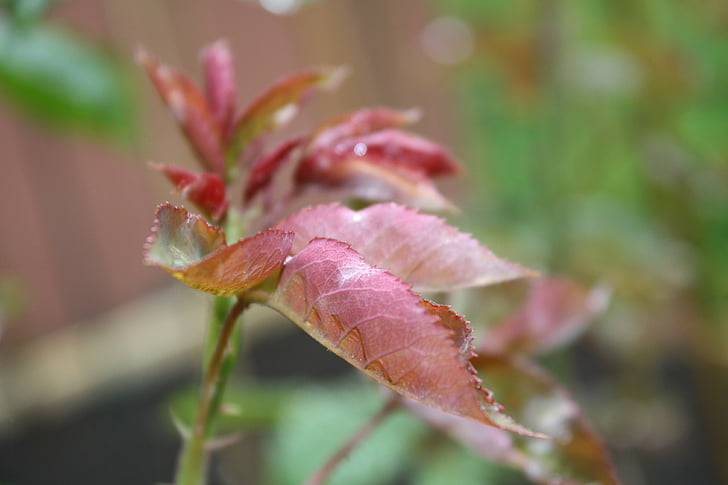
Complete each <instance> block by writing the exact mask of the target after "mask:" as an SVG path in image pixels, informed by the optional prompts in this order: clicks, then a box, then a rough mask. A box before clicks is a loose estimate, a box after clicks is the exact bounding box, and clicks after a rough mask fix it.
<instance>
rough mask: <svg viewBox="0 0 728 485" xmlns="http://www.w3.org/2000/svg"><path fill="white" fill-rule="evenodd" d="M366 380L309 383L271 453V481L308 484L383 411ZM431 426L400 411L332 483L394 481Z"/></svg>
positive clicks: (291, 405)
mask: <svg viewBox="0 0 728 485" xmlns="http://www.w3.org/2000/svg"><path fill="white" fill-rule="evenodd" d="M361 384H362V383H361V381H358V380H353V381H352V380H349V381H343V382H341V383H338V384H336V385H328V386H325V387H324V386H306V387H304V388H301V389H300V390H298V391H297V392H295V393H294V394H293V395H292V396H291V399H290V400H289V401H288V402H287V404H286V406H285V407H284V408H283V410H282V414H281V420H280V422H279V423H278V426H277V427H276V431H275V435H274V437H273V440H272V441H271V445H270V450H269V452H268V454H267V456H268V457H269V459H270V463H269V471H270V479H271V480H270V483H273V484H276V485H294V484H299V483H303V481H304V480H305V479H306V478H307V477H308V476H309V475H310V474H311V473H313V472H314V471H315V470H316V469H317V468H318V467H319V466H320V465H321V464H323V463H324V462H325V461H326V459H327V458H328V457H329V456H331V454H332V453H334V452H335V451H336V450H337V448H338V447H339V446H341V445H342V444H343V443H344V442H345V441H346V440H347V439H348V438H349V436H350V435H352V434H353V433H354V432H355V431H356V430H357V429H358V428H359V426H361V425H362V424H363V423H364V422H366V421H367V420H368V419H369V417H370V416H372V415H374V414H375V413H376V412H377V410H378V409H379V408H380V407H381V406H382V404H383V402H384V399H383V398H382V396H381V395H379V394H378V393H377V390H376V389H375V388H374V387H372V386H365V385H361ZM426 431H427V429H426V427H425V426H424V424H423V423H421V422H420V421H418V420H417V419H416V418H415V417H413V416H412V415H411V414H409V413H405V412H395V413H394V414H393V415H392V416H389V417H388V418H387V419H386V421H384V422H383V423H382V424H381V425H380V426H378V427H377V429H375V430H374V432H373V433H372V434H371V435H370V436H369V437H367V439H366V440H365V441H364V442H363V443H362V444H361V445H359V446H358V447H357V448H355V449H354V451H353V452H352V453H351V455H349V457H348V458H347V459H346V460H344V461H343V462H342V463H341V464H340V465H339V466H338V467H337V468H336V471H334V473H333V475H332V476H331V478H330V479H329V480H328V481H327V482H326V483H328V484H329V485H336V484H346V485H378V484H383V483H391V482H392V481H393V480H394V479H395V478H396V477H398V476H400V475H401V474H402V472H403V471H404V470H407V468H408V465H409V464H410V461H409V459H410V458H411V456H412V455H411V449H412V448H413V446H414V445H415V444H416V443H417V442H418V440H419V439H420V438H421V437H422V436H423V435H424V434H425V433H426Z"/></svg>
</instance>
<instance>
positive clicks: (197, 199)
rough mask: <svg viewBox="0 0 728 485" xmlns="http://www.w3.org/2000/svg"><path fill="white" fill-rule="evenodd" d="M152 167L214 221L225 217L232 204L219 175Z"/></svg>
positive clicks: (177, 168) (154, 165)
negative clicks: (226, 195)
mask: <svg viewBox="0 0 728 485" xmlns="http://www.w3.org/2000/svg"><path fill="white" fill-rule="evenodd" d="M152 167H153V168H154V169H155V170H157V171H159V172H161V173H163V174H164V175H165V176H166V177H167V178H168V179H169V180H170V181H171V182H172V183H173V184H174V186H175V188H176V189H177V190H179V191H180V192H181V193H182V196H184V197H185V198H186V199H187V200H189V201H190V202H192V203H193V204H195V205H196V206H197V207H199V208H200V209H201V210H202V211H204V212H205V213H207V214H209V215H210V217H212V219H213V220H216V221H217V220H220V219H221V218H222V217H223V216H224V215H225V212H226V211H227V208H228V206H229V205H230V203H229V202H228V200H227V199H226V197H225V183H224V182H223V180H222V179H221V178H220V176H219V175H217V174H214V173H210V172H202V173H197V172H193V171H191V170H187V169H184V168H180V167H174V166H172V165H157V164H153V165H152Z"/></svg>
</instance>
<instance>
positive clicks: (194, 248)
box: [144, 203, 293, 296]
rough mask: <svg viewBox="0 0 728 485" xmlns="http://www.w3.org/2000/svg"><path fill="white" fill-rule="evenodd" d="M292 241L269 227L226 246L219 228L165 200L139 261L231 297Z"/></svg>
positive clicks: (256, 279) (277, 262) (274, 264)
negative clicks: (165, 202) (141, 258)
mask: <svg viewBox="0 0 728 485" xmlns="http://www.w3.org/2000/svg"><path fill="white" fill-rule="evenodd" d="M292 242H293V235H292V234H290V233H284V232H282V231H278V230H270V231H265V232H261V233H259V234H257V235H256V236H253V237H249V238H246V239H241V240H240V241H238V242H237V243H235V244H231V245H230V246H226V245H225V235H224V233H223V231H222V229H219V228H217V227H214V226H211V225H209V224H207V223H206V222H205V221H204V220H203V219H202V218H201V217H199V216H194V215H189V213H188V212H187V211H186V210H185V209H184V208H183V207H174V206H172V205H170V204H169V203H167V204H163V205H160V206H159V207H158V209H157V219H156V220H155V221H154V226H153V227H152V234H151V235H150V236H149V238H148V239H147V244H146V246H145V255H144V256H145V257H144V262H145V263H146V264H148V265H150V266H158V267H160V268H162V269H164V270H165V271H167V272H168V273H170V274H172V276H174V277H175V278H177V279H179V280H181V281H183V282H184V283H186V284H187V285H189V286H191V287H193V288H197V289H199V290H203V291H206V292H208V293H212V294H214V295H219V296H232V295H235V294H238V293H240V292H242V291H244V290H247V289H249V288H252V287H253V286H255V285H257V284H259V283H261V282H263V281H264V280H265V279H266V278H268V277H269V276H270V275H272V274H273V273H275V272H277V271H278V270H280V269H281V267H282V266H283V261H284V260H285V258H286V257H287V256H288V254H289V252H290V248H291V244H292Z"/></svg>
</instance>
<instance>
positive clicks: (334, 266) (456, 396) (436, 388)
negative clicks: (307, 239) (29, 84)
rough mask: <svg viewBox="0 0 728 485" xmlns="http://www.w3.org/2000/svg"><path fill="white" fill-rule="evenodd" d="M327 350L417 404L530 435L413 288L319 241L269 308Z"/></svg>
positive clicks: (292, 265)
mask: <svg viewBox="0 0 728 485" xmlns="http://www.w3.org/2000/svg"><path fill="white" fill-rule="evenodd" d="M267 303H268V305H269V306H271V307H272V308H274V309H276V310H278V311H279V312H281V313H282V314H283V315H285V316H286V317H288V318H289V319H290V320H292V321H293V322H295V323H296V324H297V325H298V326H300V327H301V328H302V329H303V330H305V331H306V332H307V333H308V334H309V335H311V336H312V337H313V338H314V339H316V340H317V341H318V342H319V343H321V344H322V345H324V346H325V347H326V348H328V349H329V350H331V351H332V352H334V353H335V354H337V355H338V356H339V357H341V358H343V359H344V360H346V361H347V362H349V363H350V364H352V365H353V366H354V367H356V368H357V369H359V370H361V371H363V372H364V373H366V374H368V375H369V376H371V377H372V378H374V379H375V380H377V381H378V382H380V383H382V384H384V385H385V386H387V387H389V388H391V389H392V390H394V391H396V392H398V393H400V394H402V395H404V396H406V397H409V398H410V399H413V400H415V401H417V402H420V403H422V404H425V405H427V406H432V407H435V408H438V409H441V410H444V411H446V412H449V413H454V414H457V415H459V416H463V417H466V418H469V419H473V420H476V421H479V422H482V423H488V424H492V425H496V426H500V427H504V428H506V429H510V430H513V431H516V432H520V433H524V434H533V433H531V432H530V431H528V430H527V429H525V428H523V427H521V426H519V425H517V424H516V423H514V422H512V421H510V420H508V419H507V417H505V415H501V414H500V407H499V406H498V405H497V404H495V403H494V402H493V401H492V399H491V398H490V396H489V394H488V393H487V392H486V391H485V390H484V389H482V388H481V387H480V383H479V381H478V379H477V378H476V377H475V376H474V375H473V373H472V372H471V369H470V368H469V367H468V366H467V365H465V363H464V362H463V360H462V358H461V350H460V348H458V346H456V345H455V343H454V341H453V333H454V332H453V331H452V330H451V329H450V328H448V326H447V325H442V324H440V323H439V320H440V315H439V312H438V311H430V309H428V308H427V306H426V305H423V303H422V299H421V298H420V297H419V296H418V295H416V294H414V293H413V292H412V291H411V290H410V287H409V285H407V284H405V283H403V282H402V281H401V280H399V279H398V278H396V277H395V276H393V275H392V274H391V273H389V272H387V271H385V270H382V269H378V268H374V267H372V266H370V265H369V264H367V263H366V262H365V261H364V259H363V258H362V257H361V256H360V255H359V254H358V253H357V252H356V251H354V250H353V249H351V247H349V246H348V245H347V244H344V243H342V242H340V241H335V240H332V239H314V240H313V241H311V243H310V244H309V245H308V246H306V248H304V249H303V250H302V251H300V252H298V254H296V255H295V256H293V257H292V258H291V259H290V260H289V261H288V262H287V263H286V265H285V268H284V270H283V272H282V273H281V277H280V281H279V284H278V287H277V289H276V291H275V292H274V293H273V294H272V295H271V297H270V299H269V301H268V302H267Z"/></svg>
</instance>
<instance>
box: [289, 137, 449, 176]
mask: <svg viewBox="0 0 728 485" xmlns="http://www.w3.org/2000/svg"><path fill="white" fill-rule="evenodd" d="M325 135H326V132H324V133H322V134H321V135H319V138H318V139H317V140H315V143H314V145H313V148H312V149H311V150H310V153H309V154H308V156H306V158H305V159H304V160H303V161H302V162H301V164H300V165H299V167H298V169H297V171H296V179H297V180H298V181H299V182H301V183H306V182H310V181H315V180H317V179H319V178H326V177H327V175H328V174H329V172H330V171H332V170H335V169H336V166H337V165H340V164H345V163H347V162H349V161H351V160H361V161H365V162H367V163H369V164H372V165H377V166H384V167H388V168H390V169H392V170H400V171H402V170H404V171H408V172H417V173H421V174H423V175H426V176H428V177H433V176H437V175H447V174H454V173H457V172H458V171H459V170H460V167H459V165H458V163H457V162H456V161H455V159H454V158H453V157H452V155H450V154H449V153H448V152H447V151H446V150H445V149H444V148H443V147H442V146H440V145H438V144H437V143H434V142H432V141H430V140H427V139H426V138H422V137H421V136H417V135H414V134H412V133H407V132H404V131H401V130H395V129H385V130H379V131H375V132H373V133H365V134H363V135H360V136H349V137H345V138H336V137H332V138H331V139H330V140H329V141H330V143H328V144H325V143H323V141H325V140H326V139H328V138H329V137H326V136H325Z"/></svg>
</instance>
